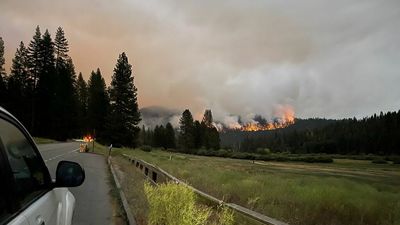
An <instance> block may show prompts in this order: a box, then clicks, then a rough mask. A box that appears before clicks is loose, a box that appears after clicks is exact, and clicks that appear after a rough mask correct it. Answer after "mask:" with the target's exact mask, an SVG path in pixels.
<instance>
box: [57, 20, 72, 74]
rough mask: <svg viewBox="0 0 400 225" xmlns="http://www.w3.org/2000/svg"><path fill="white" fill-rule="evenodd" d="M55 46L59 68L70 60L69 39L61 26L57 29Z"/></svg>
mask: <svg viewBox="0 0 400 225" xmlns="http://www.w3.org/2000/svg"><path fill="white" fill-rule="evenodd" d="M54 48H55V54H56V69H57V70H58V69H59V68H60V67H62V66H64V64H65V63H66V62H67V61H68V51H69V47H68V41H67V38H66V37H65V33H64V30H63V29H62V28H61V27H58V29H57V32H56V37H55V38H54Z"/></svg>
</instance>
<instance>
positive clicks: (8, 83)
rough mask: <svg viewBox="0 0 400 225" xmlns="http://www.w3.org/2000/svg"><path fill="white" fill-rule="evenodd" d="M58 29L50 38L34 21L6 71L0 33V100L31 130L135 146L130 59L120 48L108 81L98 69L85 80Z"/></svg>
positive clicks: (134, 94)
mask: <svg viewBox="0 0 400 225" xmlns="http://www.w3.org/2000/svg"><path fill="white" fill-rule="evenodd" d="M68 53H69V45H68V40H67V39H66V37H65V33H64V30H63V29H62V28H61V27H59V28H58V29H57V31H56V34H55V38H54V40H53V39H52V37H51V35H50V32H49V31H48V30H47V29H46V31H45V32H44V33H43V34H42V33H41V31H40V27H39V26H37V27H36V30H35V34H34V35H33V37H32V40H31V41H30V42H29V44H28V46H25V44H24V42H22V41H21V42H20V44H19V47H18V48H17V50H16V52H15V55H14V58H13V59H12V66H11V69H10V74H6V72H5V68H4V64H5V60H4V41H3V39H2V38H1V37H0V105H1V106H2V107H4V108H6V109H7V110H8V111H10V112H11V113H12V114H13V115H15V116H16V117H17V118H18V119H19V120H20V121H21V122H22V123H23V124H24V125H25V127H26V128H27V129H28V130H29V131H30V133H31V134H32V135H34V136H40V137H48V138H53V139H56V140H66V139H68V138H76V137H82V135H88V134H90V135H92V136H95V138H96V139H97V140H98V141H101V142H104V143H106V142H107V143H118V144H121V145H125V146H135V145H136V144H137V139H138V138H137V137H138V133H139V131H140V129H139V127H138V123H139V122H140V120H141V118H140V112H139V108H138V103H137V89H136V87H135V85H134V76H133V75H132V65H131V64H129V62H128V57H127V56H126V54H125V53H121V54H120V55H119V57H118V59H117V63H116V65H115V68H114V71H113V75H112V81H111V85H110V86H109V87H107V85H106V83H105V80H104V78H103V76H102V74H101V71H100V69H97V70H96V71H92V72H91V74H90V78H89V80H88V81H87V82H86V81H85V80H84V79H83V76H82V73H79V75H78V76H76V72H75V67H74V64H73V61H72V58H71V57H70V56H69V55H68Z"/></svg>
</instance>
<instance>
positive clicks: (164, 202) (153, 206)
mask: <svg viewBox="0 0 400 225" xmlns="http://www.w3.org/2000/svg"><path fill="white" fill-rule="evenodd" d="M144 190H145V193H146V196H147V199H148V202H149V219H148V223H149V225H206V224H209V225H217V224H218V225H232V224H233V222H234V218H233V213H232V212H231V211H230V210H229V209H227V208H224V207H223V208H222V209H221V210H220V211H221V212H220V213H217V214H216V215H215V216H214V220H213V219H211V215H212V209H211V208H209V207H207V206H204V205H200V204H198V203H197V197H196V195H195V193H194V192H193V190H191V189H189V188H187V187H186V186H184V185H181V184H176V183H165V184H160V185H159V186H152V185H151V184H150V183H148V182H146V183H145V184H144Z"/></svg>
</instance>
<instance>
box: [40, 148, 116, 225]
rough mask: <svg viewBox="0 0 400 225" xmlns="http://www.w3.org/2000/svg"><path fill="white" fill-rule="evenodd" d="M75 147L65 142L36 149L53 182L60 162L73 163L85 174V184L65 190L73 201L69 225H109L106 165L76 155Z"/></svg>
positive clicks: (92, 156)
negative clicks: (67, 161) (77, 164)
mask: <svg viewBox="0 0 400 225" xmlns="http://www.w3.org/2000/svg"><path fill="white" fill-rule="evenodd" d="M79 144H80V143H79V142H67V143H57V144H45V145H38V147H39V151H40V153H41V154H42V157H43V159H44V160H45V162H46V165H47V167H48V168H49V171H50V174H51V176H52V178H53V179H54V178H55V171H56V168H57V164H58V162H59V161H61V160H69V161H74V162H77V163H79V164H80V165H81V166H82V167H83V168H84V170H85V173H86V179H85V182H84V183H83V184H82V185H81V186H79V187H75V188H69V189H70V191H71V192H72V193H73V194H74V196H75V199H76V203H75V211H74V217H73V219H72V224H73V225H81V224H82V225H103V224H104V225H109V224H112V206H111V200H110V198H111V197H110V195H109V191H110V186H109V184H108V177H107V164H106V162H105V160H104V157H103V156H102V155H97V154H93V153H79Z"/></svg>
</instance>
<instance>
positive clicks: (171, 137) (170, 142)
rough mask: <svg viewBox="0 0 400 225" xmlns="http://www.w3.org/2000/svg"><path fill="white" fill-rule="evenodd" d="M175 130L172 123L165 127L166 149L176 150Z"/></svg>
mask: <svg viewBox="0 0 400 225" xmlns="http://www.w3.org/2000/svg"><path fill="white" fill-rule="evenodd" d="M175 147H176V144H175V130H174V128H173V127H172V124H171V123H167V125H165V148H175Z"/></svg>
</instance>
